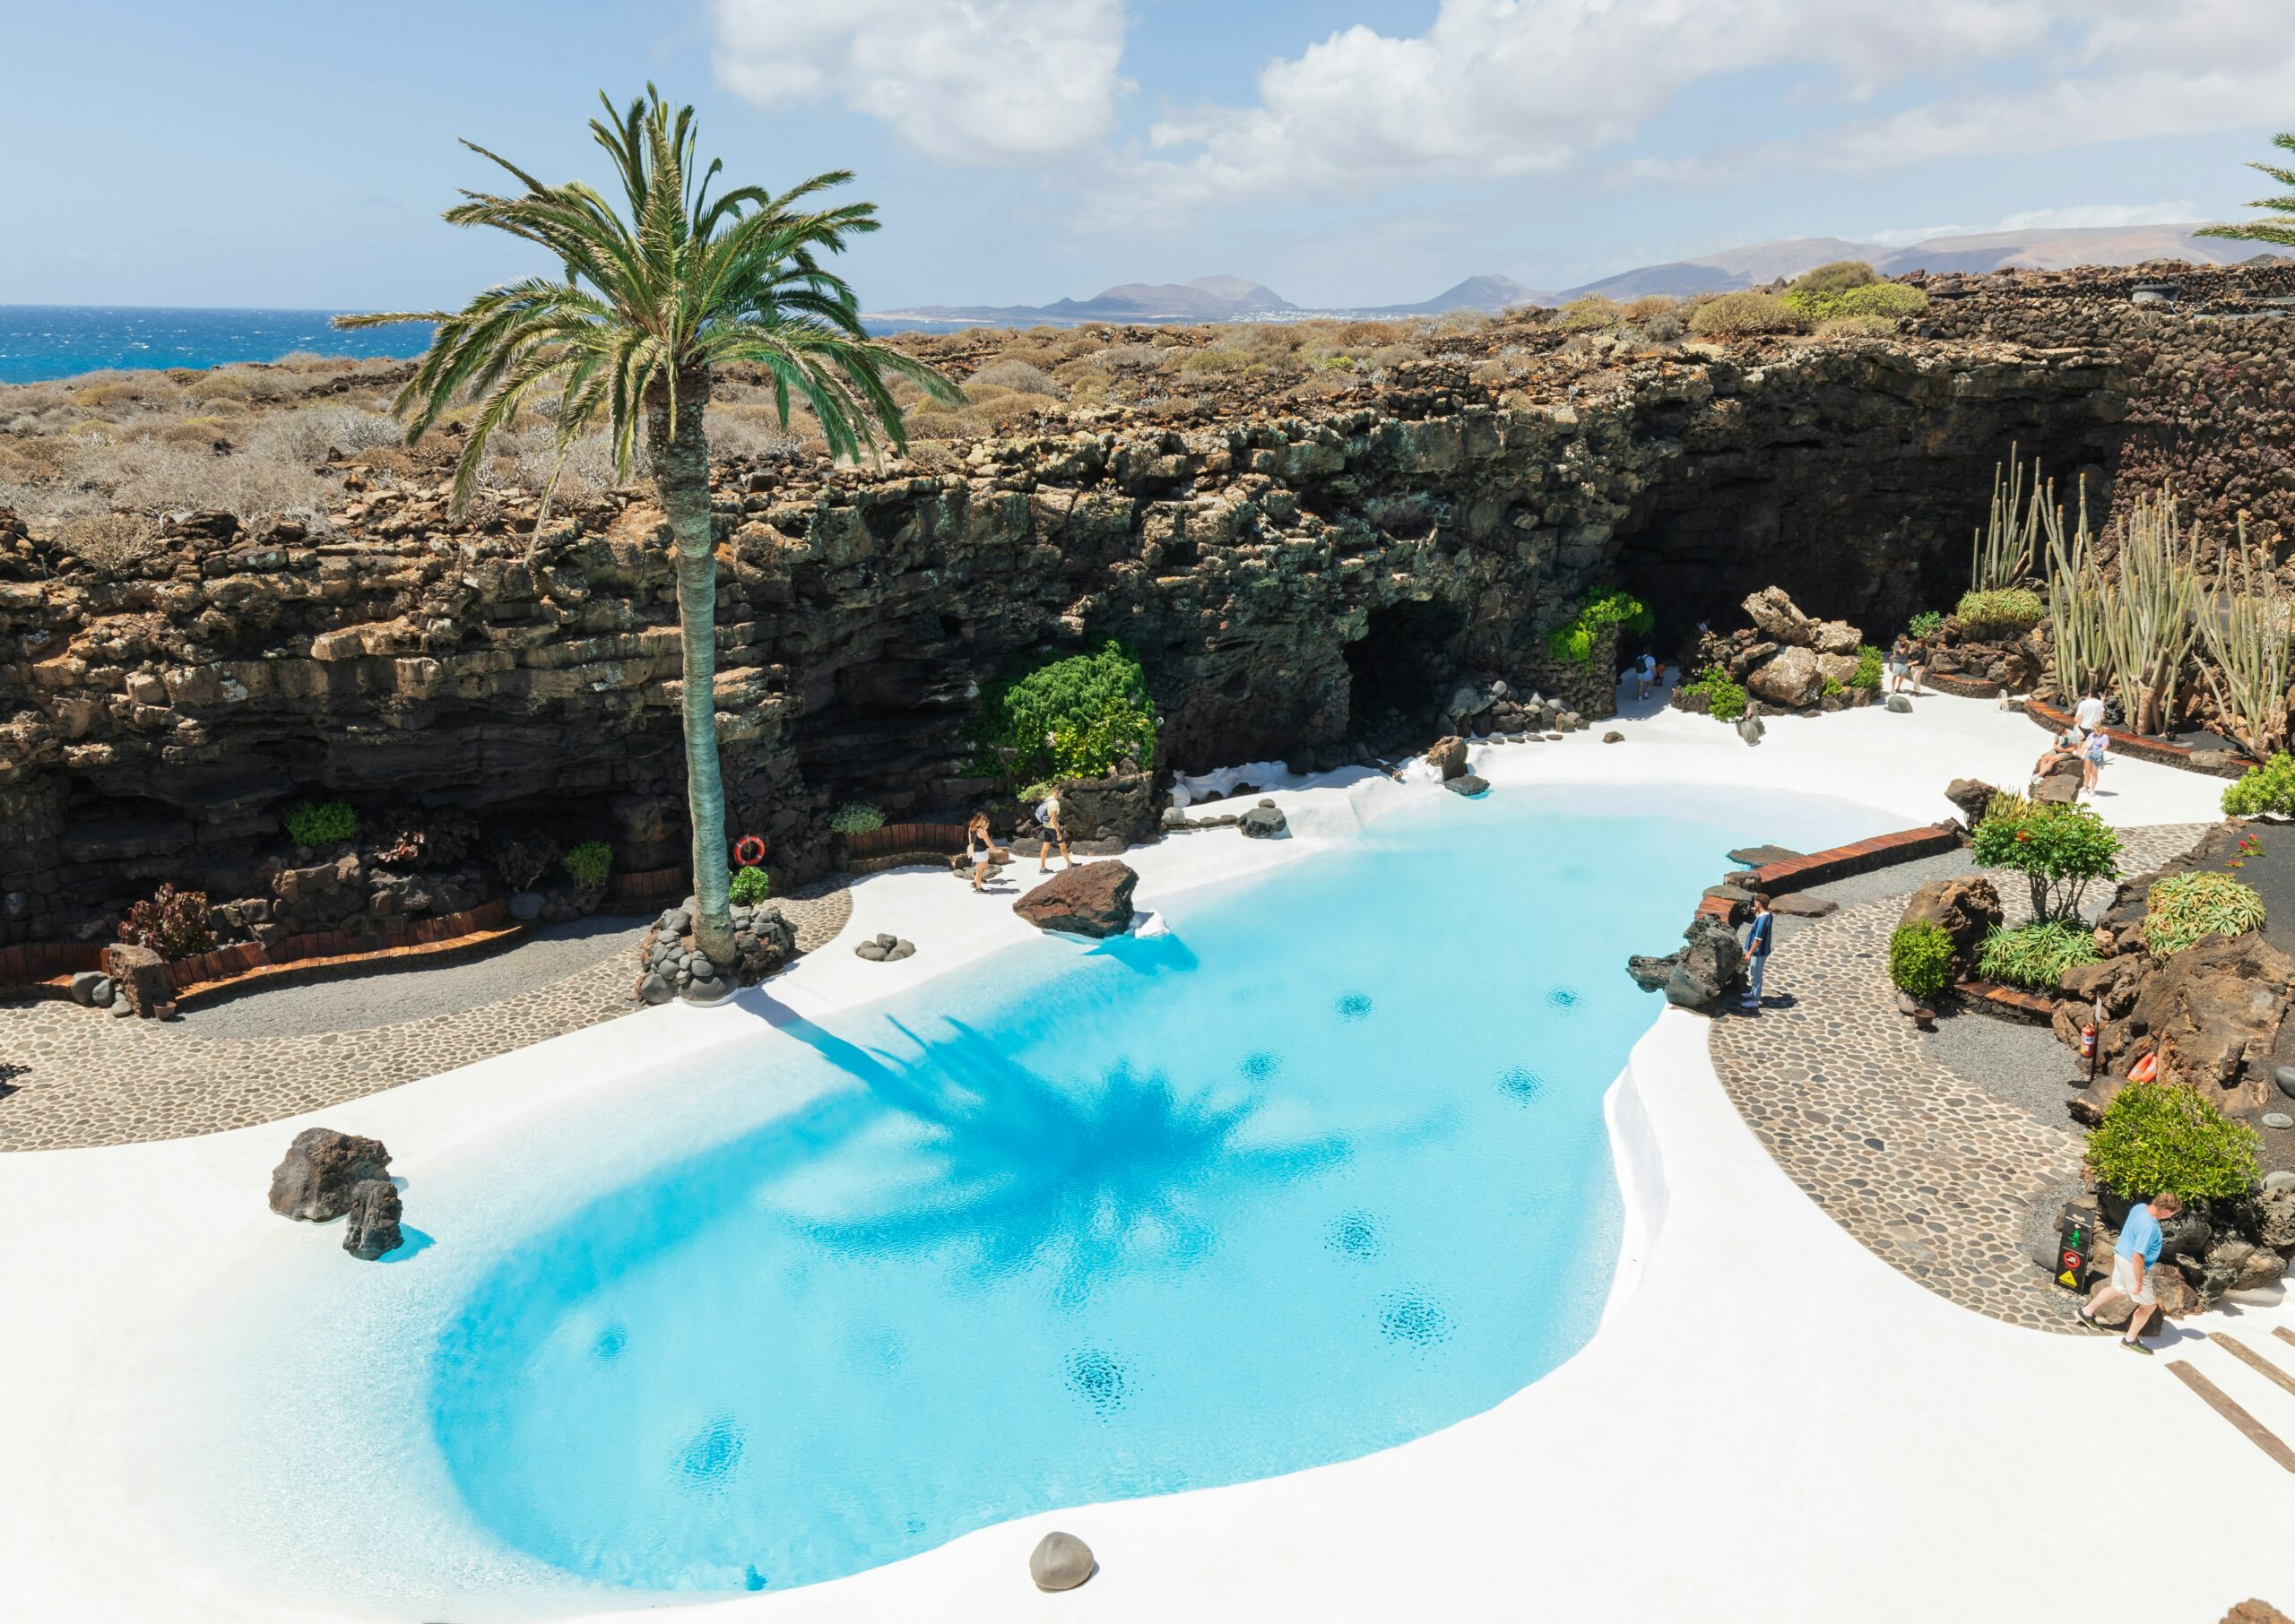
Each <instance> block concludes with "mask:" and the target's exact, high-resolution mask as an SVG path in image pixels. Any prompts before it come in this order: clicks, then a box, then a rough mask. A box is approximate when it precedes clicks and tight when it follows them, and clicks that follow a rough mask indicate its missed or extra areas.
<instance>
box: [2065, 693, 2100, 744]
mask: <svg viewBox="0 0 2295 1624" xmlns="http://www.w3.org/2000/svg"><path fill="white" fill-rule="evenodd" d="M2072 725H2073V726H2074V727H2075V728H2078V729H2079V730H2080V731H2081V733H2082V734H2083V736H2084V735H2086V734H2089V733H2097V732H2100V731H2102V730H2103V726H2104V700H2103V695H2100V694H2090V695H2087V696H2086V697H2085V698H2083V699H2082V700H2081V701H2080V703H2079V704H2076V705H2074V707H2073V709H2072Z"/></svg>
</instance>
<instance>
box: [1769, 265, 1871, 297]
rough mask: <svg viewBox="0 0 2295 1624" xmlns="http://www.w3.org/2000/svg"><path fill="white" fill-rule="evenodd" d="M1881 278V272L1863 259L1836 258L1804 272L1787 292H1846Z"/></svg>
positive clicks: (1868, 284)
mask: <svg viewBox="0 0 2295 1624" xmlns="http://www.w3.org/2000/svg"><path fill="white" fill-rule="evenodd" d="M1880 280H1881V273H1880V272H1877V271H1875V270H1874V269H1873V267H1872V266H1870V265H1868V264H1866V263H1865V262H1864V261H1863V260H1861V259H1836V260H1833V261H1832V262H1830V263H1826V264H1822V265H1819V266H1817V267H1816V268H1815V269H1814V270H1813V271H1804V272H1801V274H1800V275H1798V276H1797V277H1795V278H1794V279H1793V285H1792V286H1791V287H1790V288H1788V289H1786V292H1787V293H1788V295H1790V294H1795V293H1846V292H1848V291H1849V289H1851V288H1864V287H1869V286H1870V285H1871V284H1873V283H1874V282H1876V281H1880Z"/></svg>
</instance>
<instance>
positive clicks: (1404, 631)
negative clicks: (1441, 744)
mask: <svg viewBox="0 0 2295 1624" xmlns="http://www.w3.org/2000/svg"><path fill="white" fill-rule="evenodd" d="M1465 626H1466V616H1465V614H1464V613H1463V612H1462V611H1461V610H1460V609H1459V608H1458V607H1457V606H1456V605H1454V604H1449V603H1436V602H1428V603H1397V604H1393V605H1390V607H1388V608H1386V609H1373V610H1372V611H1371V613H1370V617H1369V624H1368V625H1367V626H1365V628H1364V633H1363V635H1362V636H1360V637H1358V638H1356V639H1355V641H1354V642H1352V643H1350V644H1347V647H1346V650H1345V654H1346V659H1347V681H1348V688H1347V695H1348V697H1347V737H1348V738H1349V739H1360V740H1362V741H1363V742H1364V743H1366V744H1372V745H1374V746H1376V745H1382V744H1385V743H1389V742H1394V741H1399V742H1401V743H1403V744H1406V745H1415V744H1416V743H1417V742H1418V741H1419V740H1420V739H1421V738H1422V737H1423V736H1424V735H1425V732H1426V731H1427V730H1428V729H1430V728H1432V727H1433V725H1434V723H1435V721H1436V720H1437V719H1438V717H1439V716H1440V714H1441V711H1442V701H1443V700H1444V699H1446V698H1448V697H1449V696H1450V695H1449V685H1450V682H1451V678H1452V677H1454V676H1455V675H1456V674H1457V671H1456V661H1455V660H1454V658H1453V654H1452V649H1453V645H1454V644H1456V643H1457V641H1458V637H1459V633H1460V632H1461V631H1462V630H1463V629H1464V628H1465Z"/></svg>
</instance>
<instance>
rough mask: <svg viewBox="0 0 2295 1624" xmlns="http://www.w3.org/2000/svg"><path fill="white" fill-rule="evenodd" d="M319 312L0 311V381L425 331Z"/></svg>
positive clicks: (394, 339) (354, 344)
mask: <svg viewBox="0 0 2295 1624" xmlns="http://www.w3.org/2000/svg"><path fill="white" fill-rule="evenodd" d="M334 314H336V313H335V312H333V311H327V310H197V309H183V310H171V309H159V308H149V307H134V306H118V307H114V306H100V305H0V384H37V383H40V382H43V381H45V380H47V379H49V378H68V377H76V376H79V375H80V374H82V373H83V372H100V371H105V370H108V369H110V368H114V367H123V368H126V367H154V368H166V367H219V366H221V365H223V364H224V363H226V362H229V361H275V360H277V359H278V358H280V357H281V356H282V355H291V354H293V353H294V352H295V351H297V350H307V351H310V352H312V353H314V354H317V355H324V356H351V357H359V358H365V357H369V356H401V357H403V356H415V355H420V354H421V353H422V351H423V350H424V349H425V348H426V347H427V346H428V345H429V342H430V329H429V326H428V325H426V324H420V323H416V324H410V325H407V326H404V327H364V328H359V329H358V330H356V331H353V332H349V333H346V332H343V331H342V330H341V329H339V328H336V327H333V326H331V325H329V317H330V316H332V315H334ZM869 325H870V332H872V333H895V332H912V331H913V332H921V333H953V332H956V331H957V330H958V324H951V323H948V322H920V321H893V322H885V323H870V324H869Z"/></svg>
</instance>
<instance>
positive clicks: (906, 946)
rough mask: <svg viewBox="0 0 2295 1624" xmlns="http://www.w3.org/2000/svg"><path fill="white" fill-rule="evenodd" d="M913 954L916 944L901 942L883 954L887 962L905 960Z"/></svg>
mask: <svg viewBox="0 0 2295 1624" xmlns="http://www.w3.org/2000/svg"><path fill="white" fill-rule="evenodd" d="M915 952H916V944H915V943H914V942H910V941H902V942H899V943H896V944H895V945H894V946H891V947H889V948H888V949H887V950H886V952H885V958H886V960H887V961H888V962H890V961H893V960H896V959H905V958H908V957H910V956H912V955H914V953H915Z"/></svg>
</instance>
